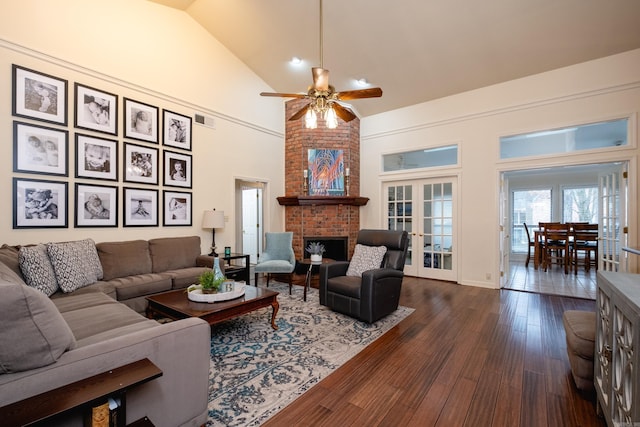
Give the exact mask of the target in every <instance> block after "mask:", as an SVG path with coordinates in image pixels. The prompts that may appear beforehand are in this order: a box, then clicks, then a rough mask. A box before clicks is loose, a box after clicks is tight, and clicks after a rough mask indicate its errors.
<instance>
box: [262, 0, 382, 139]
mask: <svg viewBox="0 0 640 427" xmlns="http://www.w3.org/2000/svg"><path fill="white" fill-rule="evenodd" d="M322 39H323V36H322V0H320V67H313V68H311V74H312V76H313V85H311V86H309V88H308V89H307V93H273V92H262V93H260V95H261V96H278V97H282V98H306V99H308V100H309V103H308V104H306V105H305V106H304V107H302V108H301V109H300V110H298V111H297V112H296V113H295V114H294V115H292V116H291V117H290V118H289V120H298V119H300V118H301V117H302V116H305V124H306V127H307V128H315V127H316V126H317V116H322V117H323V118H324V119H325V122H326V125H327V127H328V128H330V129H334V128H336V127H337V126H338V119H337V117H336V115H337V116H338V117H340V118H341V119H342V120H344V121H345V122H349V121H351V120H353V119H355V118H356V115H355V114H354V113H353V112H352V111H351V110H350V109H349V108H347V107H345V106H343V105H341V104H340V102H339V101H349V100H352V99H362V98H377V97H381V96H382V89H380V88H379V87H374V88H368V89H359V90H348V91H344V92H337V91H336V90H335V88H334V87H333V86H331V85H330V84H329V70H327V69H325V68H324V67H323V52H322V48H323V46H322Z"/></svg>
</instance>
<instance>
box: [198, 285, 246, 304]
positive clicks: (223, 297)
mask: <svg viewBox="0 0 640 427" xmlns="http://www.w3.org/2000/svg"><path fill="white" fill-rule="evenodd" d="M230 284H231V286H232V287H233V289H232V290H231V291H228V292H218V293H216V294H203V293H202V288H201V287H200V285H191V286H189V287H188V288H187V295H188V297H189V299H190V300H191V301H195V302H207V303H211V302H217V301H229V300H232V299H235V298H239V297H241V296H242V295H244V288H245V284H244V283H242V282H230Z"/></svg>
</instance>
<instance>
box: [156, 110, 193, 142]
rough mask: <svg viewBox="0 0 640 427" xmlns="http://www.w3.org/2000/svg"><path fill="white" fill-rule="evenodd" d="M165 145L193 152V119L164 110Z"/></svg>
mask: <svg viewBox="0 0 640 427" xmlns="http://www.w3.org/2000/svg"><path fill="white" fill-rule="evenodd" d="M162 115H163V117H162V128H163V138H162V142H163V144H164V145H168V146H170V147H176V148H181V149H183V150H189V151H191V117H187V116H183V115H182V114H178V113H174V112H173V111H168V110H162Z"/></svg>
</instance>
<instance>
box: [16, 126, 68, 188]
mask: <svg viewBox="0 0 640 427" xmlns="http://www.w3.org/2000/svg"><path fill="white" fill-rule="evenodd" d="M68 153H69V132H68V131H66V130H60V129H53V128H49V127H45V126H38V125H33V124H29V123H22V122H17V121H14V122H13V171H14V172H27V173H37V174H47V175H61V176H69V172H68V168H67V164H68V160H69V154H68Z"/></svg>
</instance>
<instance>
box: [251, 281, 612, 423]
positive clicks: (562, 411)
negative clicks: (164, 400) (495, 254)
mask: <svg viewBox="0 0 640 427" xmlns="http://www.w3.org/2000/svg"><path fill="white" fill-rule="evenodd" d="M400 303H401V304H402V305H404V306H407V307H413V308H415V309H416V310H415V312H414V313H412V314H411V315H410V316H409V317H408V318H407V319H405V320H404V321H402V322H401V323H400V324H399V325H397V326H396V327H394V328H393V329H391V330H390V331H389V332H388V333H387V334H385V335H384V336H383V337H382V338H380V339H379V340H377V341H376V342H374V343H373V344H371V345H370V346H368V347H367V348H366V349H365V350H364V351H362V352H361V353H359V354H358V355H356V356H355V357H354V358H353V359H351V360H350V361H348V362H347V363H346V364H345V365H343V366H342V367H340V368H339V369H338V370H337V371H336V372H334V373H333V374H332V375H330V376H329V377H327V378H325V379H324V380H323V381H321V382H320V383H318V384H317V385H316V386H315V387H313V388H312V389H311V390H309V391H308V392H306V393H305V394H304V395H302V396H301V397H300V398H299V399H297V400H296V401H295V402H293V403H292V404H290V405H289V406H287V407H286V408H284V409H283V410H282V411H280V412H279V413H278V414H276V415H275V416H273V417H272V418H271V419H270V420H268V421H267V422H266V423H265V424H264V426H421V427H422V426H446V427H450V426H475V427H477V426H509V427H513V426H604V425H605V423H604V421H603V420H602V419H600V418H598V417H597V416H596V411H595V396H594V395H593V394H588V395H584V394H581V393H579V392H578V390H577V389H576V387H575V384H574V383H573V380H572V378H571V374H570V370H569V362H568V359H567V354H566V344H565V335H564V329H563V326H562V313H563V312H564V311H565V310H571V309H577V310H595V301H592V300H586V299H578V298H567V297H562V296H554V295H540V294H535V293H529V292H520V291H513V290H490V289H482V288H476V287H467V286H461V285H456V284H453V283H447V282H438V281H433V280H426V279H417V278H411V277H406V278H405V280H404V283H403V290H402V297H401V302H400Z"/></svg>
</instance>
